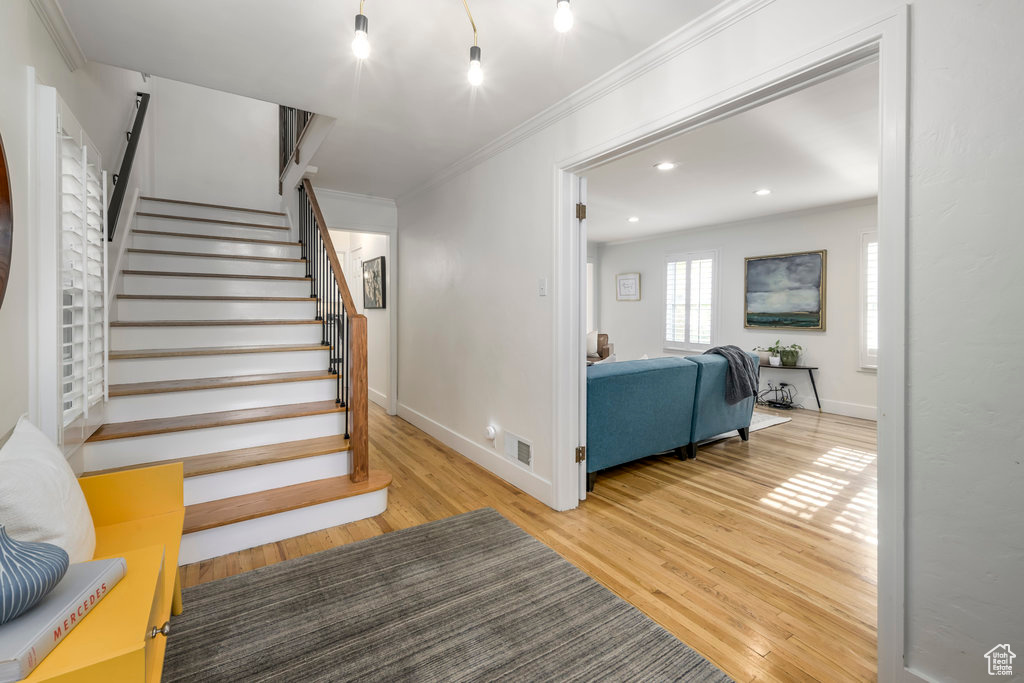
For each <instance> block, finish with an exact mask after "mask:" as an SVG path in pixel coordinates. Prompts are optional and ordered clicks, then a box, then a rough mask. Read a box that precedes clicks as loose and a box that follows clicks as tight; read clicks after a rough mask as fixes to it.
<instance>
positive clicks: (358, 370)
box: [348, 315, 370, 482]
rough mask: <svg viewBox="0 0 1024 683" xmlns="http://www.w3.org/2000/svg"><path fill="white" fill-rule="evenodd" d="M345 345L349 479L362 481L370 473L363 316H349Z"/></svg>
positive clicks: (364, 324)
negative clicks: (348, 351)
mask: <svg viewBox="0 0 1024 683" xmlns="http://www.w3.org/2000/svg"><path fill="white" fill-rule="evenodd" d="M349 348H350V349H351V354H352V355H351V363H352V364H351V366H350V369H349V372H351V373H352V374H351V378H352V379H351V391H352V395H351V396H350V397H349V404H348V409H349V411H350V412H351V416H352V429H351V432H350V436H351V437H352V438H351V447H352V472H351V474H349V478H350V479H351V480H352V481H355V482H358V481H366V480H367V478H369V476H370V425H369V417H370V416H369V412H368V411H369V405H368V403H367V402H368V400H369V392H368V385H367V378H366V316H365V315H354V316H352V317H351V318H350V319H349Z"/></svg>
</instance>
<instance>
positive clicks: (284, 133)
mask: <svg viewBox="0 0 1024 683" xmlns="http://www.w3.org/2000/svg"><path fill="white" fill-rule="evenodd" d="M312 120H313V112H309V111H305V110H304V109H296V108H295V107H286V106H284V105H278V115H277V121H278V133H279V135H278V141H279V144H278V162H279V164H278V173H279V175H278V182H277V193H278V194H284V186H283V183H284V177H285V175H287V173H288V169H289V168H290V166H291V164H296V165H298V163H299V149H300V147H301V146H302V138H303V136H305V135H306V130H307V129H308V128H309V122H310V121H312Z"/></svg>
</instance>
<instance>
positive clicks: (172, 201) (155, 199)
mask: <svg viewBox="0 0 1024 683" xmlns="http://www.w3.org/2000/svg"><path fill="white" fill-rule="evenodd" d="M139 199H143V200H145V201H148V202H163V203H165V204H183V205H185V206H202V207H204V208H207V209H226V210H228V211H246V212H248V213H262V214H265V215H267V216H284V215H286V214H284V213H283V212H281V211H267V210H266V209H249V208H246V207H244V206H225V205H224V204H206V203H205V202H190V201H186V200H184V199H167V198H165V197H139Z"/></svg>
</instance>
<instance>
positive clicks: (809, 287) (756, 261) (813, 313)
mask: <svg viewBox="0 0 1024 683" xmlns="http://www.w3.org/2000/svg"><path fill="white" fill-rule="evenodd" d="M826 261H827V252H826V250H824V249H822V250H820V251H802V252H797V253H793V254H774V255H772V256H751V257H747V258H746V263H745V267H744V276H743V282H744V287H743V295H744V302H743V326H744V327H748V328H749V327H752V328H762V329H773V330H816V331H819V332H824V331H825V279H826V265H827V264H826Z"/></svg>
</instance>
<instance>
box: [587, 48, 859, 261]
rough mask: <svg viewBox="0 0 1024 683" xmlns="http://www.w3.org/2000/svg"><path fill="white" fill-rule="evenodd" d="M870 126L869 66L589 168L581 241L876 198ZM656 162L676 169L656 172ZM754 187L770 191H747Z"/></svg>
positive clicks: (610, 239)
mask: <svg viewBox="0 0 1024 683" xmlns="http://www.w3.org/2000/svg"><path fill="white" fill-rule="evenodd" d="M878 128H879V118H878V67H877V64H876V63H872V64H868V65H865V66H862V67H859V68H857V69H855V70H853V71H849V72H846V73H844V74H842V75H839V76H836V77H834V78H831V79H829V80H827V81H824V82H821V83H818V84H816V85H813V86H811V87H809V88H806V89H804V90H800V91H798V92H795V93H793V94H790V95H788V96H786V97H783V98H781V99H778V100H775V101H773V102H769V103H767V104H764V105H761V106H760V107H757V108H755V109H751V110H749V111H746V112H743V113H741V114H737V115H735V116H732V117H730V118H727V119H723V120H720V121H716V122H713V123H711V124H708V125H706V126H703V127H701V128H698V129H696V130H693V131H690V132H687V133H683V134H682V135H679V136H676V137H674V138H670V139H668V140H665V141H663V142H660V143H658V144H656V145H653V146H651V147H648V148H646V149H643V150H640V151H638V152H636V153H634V154H631V155H629V156H626V157H623V158H620V159H616V160H615V161H612V162H609V163H608V164H606V165H604V166H601V167H599V168H596V169H594V170H592V171H589V172H588V173H587V174H586V176H587V236H588V239H589V240H590V241H594V242H613V241H620V240H629V239H636V238H640V237H646V236H649V235H655V234H658V233H664V232H671V231H675V230H682V229H687V228H695V227H702V226H709V225H718V224H721V223H728V222H732V221H738V220H744V219H749V218H756V217H759V216H765V215H770V214H777V213H785V212H789V211H799V210H802V209H810V208H813V207H820V206H826V205H829V204H838V203H842V202H849V201H854V200H858V199H865V198H868V197H874V196H876V195H877V194H878V149H879V141H878ZM662 161H673V162H676V163H677V164H678V166H677V167H676V168H675V169H674V170H671V171H659V170H657V169H655V168H654V166H655V164H657V163H659V162H662ZM762 188H767V189H770V190H771V191H772V192H771V194H770V195H768V196H763V197H762V196H757V195H755V194H754V191H755V190H758V189H762ZM631 216H634V217H638V218H639V219H640V221H639V222H636V223H630V222H629V218H630V217H631Z"/></svg>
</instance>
